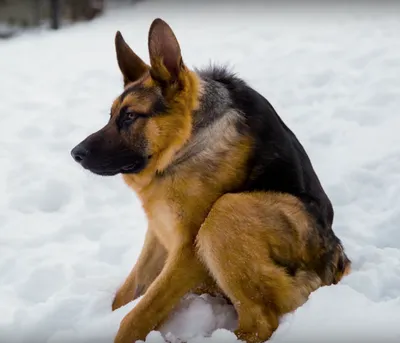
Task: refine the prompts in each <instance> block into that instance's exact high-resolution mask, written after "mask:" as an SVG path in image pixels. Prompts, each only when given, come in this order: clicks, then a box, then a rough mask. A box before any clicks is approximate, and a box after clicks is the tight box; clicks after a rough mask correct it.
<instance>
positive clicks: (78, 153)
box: [71, 144, 89, 163]
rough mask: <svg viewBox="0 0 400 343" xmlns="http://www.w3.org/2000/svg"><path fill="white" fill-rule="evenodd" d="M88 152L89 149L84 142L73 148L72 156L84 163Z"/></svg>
mask: <svg viewBox="0 0 400 343" xmlns="http://www.w3.org/2000/svg"><path fill="white" fill-rule="evenodd" d="M88 154H89V151H88V150H87V149H86V148H85V147H84V146H82V144H78V145H77V146H76V147H75V148H73V149H72V150H71V156H72V158H73V159H74V160H75V161H76V162H78V163H82V162H83V161H84V160H85V158H86V156H87V155H88Z"/></svg>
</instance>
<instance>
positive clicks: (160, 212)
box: [147, 200, 182, 250]
mask: <svg viewBox="0 0 400 343" xmlns="http://www.w3.org/2000/svg"><path fill="white" fill-rule="evenodd" d="M147 213H148V221H149V229H150V230H152V231H153V232H154V233H155V234H156V236H157V238H158V239H159V241H160V243H161V244H162V245H163V246H164V247H165V248H166V249H167V250H170V249H173V247H175V246H177V245H179V242H180V241H181V239H182V237H181V236H182V230H180V226H181V225H180V223H179V219H178V215H177V213H176V209H175V208H174V207H173V206H171V204H170V203H168V202H167V201H166V200H157V201H155V202H154V203H152V205H151V207H150V208H149V209H148V210H147Z"/></svg>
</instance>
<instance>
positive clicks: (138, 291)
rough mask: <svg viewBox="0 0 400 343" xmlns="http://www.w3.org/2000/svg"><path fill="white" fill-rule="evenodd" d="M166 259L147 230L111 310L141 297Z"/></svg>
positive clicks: (152, 235) (163, 251)
mask: <svg viewBox="0 0 400 343" xmlns="http://www.w3.org/2000/svg"><path fill="white" fill-rule="evenodd" d="M166 257H167V252H166V250H165V248H164V247H163V246H162V245H161V243H160V242H159V241H158V239H157V237H156V236H155V234H154V233H153V232H152V230H151V229H150V228H149V229H148V230H147V232H146V237H145V240H144V245H143V248H142V251H141V253H140V255H139V258H138V260H137V262H136V264H135V266H134V267H133V269H132V271H131V272H130V274H129V276H128V277H127V279H126V280H125V282H124V284H123V285H122V286H121V287H120V288H119V290H118V292H117V294H116V295H115V297H114V301H113V303H112V310H113V311H114V310H116V309H118V308H120V307H121V306H124V305H126V304H127V303H129V302H131V301H132V300H135V299H136V298H138V297H140V296H141V295H143V294H144V293H145V292H146V290H147V289H148V288H149V286H150V285H151V283H152V282H153V281H154V280H155V278H156V277H157V276H158V275H159V274H160V272H161V270H162V268H163V267H164V263H165V260H166Z"/></svg>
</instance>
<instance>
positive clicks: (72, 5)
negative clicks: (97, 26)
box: [67, 0, 104, 21]
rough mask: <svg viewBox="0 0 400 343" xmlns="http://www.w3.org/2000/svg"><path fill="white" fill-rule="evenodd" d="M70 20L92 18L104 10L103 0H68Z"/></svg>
mask: <svg viewBox="0 0 400 343" xmlns="http://www.w3.org/2000/svg"><path fill="white" fill-rule="evenodd" d="M67 6H68V7H69V10H70V15H71V20H72V21H78V20H80V19H83V20H92V19H93V18H95V17H96V16H98V15H100V14H102V13H103V11H104V0H69V1H68V2H67Z"/></svg>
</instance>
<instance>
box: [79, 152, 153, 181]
mask: <svg viewBox="0 0 400 343" xmlns="http://www.w3.org/2000/svg"><path fill="white" fill-rule="evenodd" d="M150 158H151V156H147V158H142V159H138V160H136V161H134V162H131V163H129V164H126V165H124V166H122V167H119V168H114V167H111V166H102V167H90V166H85V165H82V166H83V167H84V168H85V169H87V170H89V171H90V172H92V173H93V174H97V175H101V176H114V175H117V174H137V173H139V172H141V171H142V170H143V169H144V168H145V167H146V166H147V164H148V161H149V159H150Z"/></svg>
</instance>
